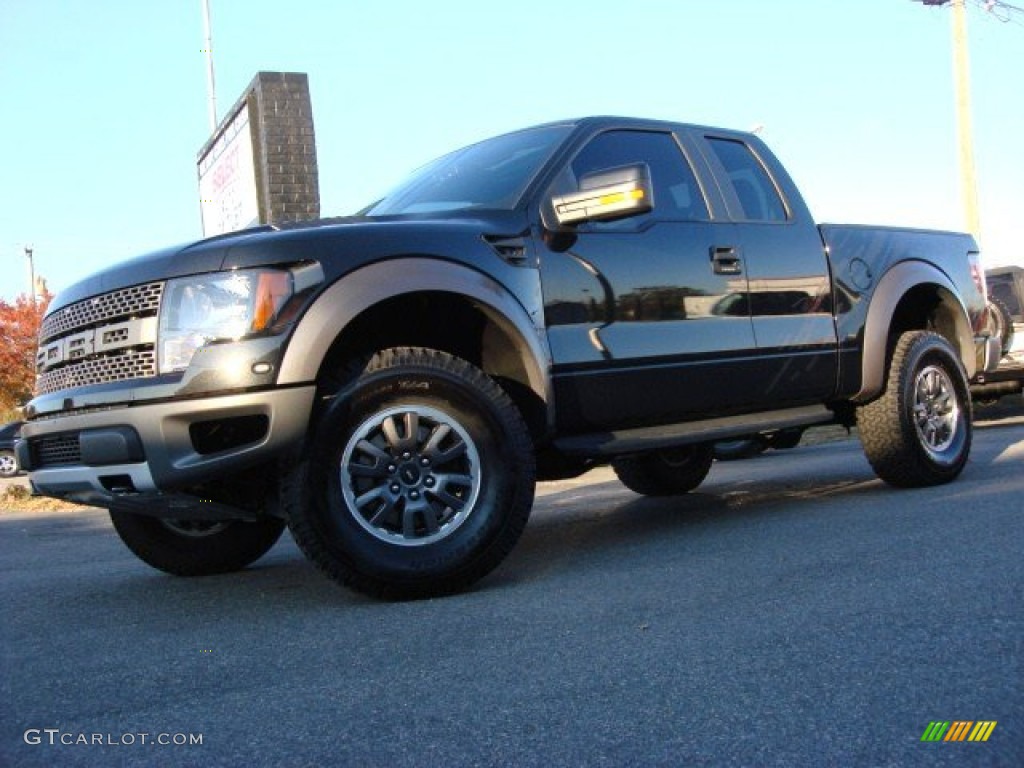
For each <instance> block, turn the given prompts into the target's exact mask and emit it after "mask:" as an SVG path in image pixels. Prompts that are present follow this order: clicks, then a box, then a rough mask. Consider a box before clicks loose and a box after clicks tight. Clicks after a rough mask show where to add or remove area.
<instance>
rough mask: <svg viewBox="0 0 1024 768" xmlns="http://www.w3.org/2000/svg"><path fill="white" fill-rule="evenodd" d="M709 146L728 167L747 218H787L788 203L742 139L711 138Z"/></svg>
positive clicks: (749, 219) (726, 170) (726, 168)
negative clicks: (786, 204) (784, 201)
mask: <svg viewBox="0 0 1024 768" xmlns="http://www.w3.org/2000/svg"><path fill="white" fill-rule="evenodd" d="M707 141H708V145H709V146H710V147H711V149H712V150H713V151H714V153H715V156H716V157H717V158H718V162H720V163H721V164H722V165H723V167H724V168H725V172H726V173H727V174H728V176H729V181H730V182H732V188H733V191H734V192H735V193H736V197H737V198H738V199H739V201H740V208H742V210H743V217H744V218H745V219H747V221H785V220H786V218H787V217H786V206H785V205H783V203H782V198H781V197H779V192H778V190H777V189H776V188H775V184H774V183H772V180H771V177H770V176H769V175H768V171H766V170H765V169H764V166H763V165H761V161H760V160H758V159H757V156H756V155H754V153H753V152H751V151H750V147H748V146H747V145H746V144H744V143H743V142H741V141H734V140H732V139H716V138H712V137H710V136H709V137H708V139H707Z"/></svg>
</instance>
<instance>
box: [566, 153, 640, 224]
mask: <svg viewBox="0 0 1024 768" xmlns="http://www.w3.org/2000/svg"><path fill="white" fill-rule="evenodd" d="M551 205H552V207H553V208H554V210H555V217H556V218H557V219H558V223H559V224H560V225H562V226H566V225H569V224H580V223H582V222H585V221H611V220H613V219H624V218H626V217H627V216H638V215H640V214H641V213H647V212H648V211H650V210H652V209H653V208H654V189H653V187H652V186H651V169H650V168H648V167H647V164H646V163H636V164H635V165H623V166H620V167H618V168H609V169H608V170H604V171H594V172H593V173H588V174H586V175H584V176H583V177H581V178H580V191H579V192H573V193H572V194H568V195H558V196H556V197H553V198H552V199H551Z"/></svg>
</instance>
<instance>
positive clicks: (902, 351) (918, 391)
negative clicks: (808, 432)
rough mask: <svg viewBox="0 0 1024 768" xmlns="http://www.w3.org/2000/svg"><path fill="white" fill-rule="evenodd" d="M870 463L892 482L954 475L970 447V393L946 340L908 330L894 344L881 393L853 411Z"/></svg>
mask: <svg viewBox="0 0 1024 768" xmlns="http://www.w3.org/2000/svg"><path fill="white" fill-rule="evenodd" d="M857 427H858V430H859V432H860V439H861V443H862V444H863V446H864V453H865V454H866V455H867V458H868V461H869V462H870V464H871V467H872V468H873V469H874V470H875V474H877V475H878V476H879V477H880V478H882V479H883V480H885V481H886V482H887V483H889V484H890V485H895V486H899V487H903V488H915V487H924V486H930V485H940V484H942V483H948V482H950V481H951V480H953V479H955V478H956V477H957V475H959V474H960V472H961V471H962V470H963V468H964V465H965V464H966V463H967V457H968V454H969V453H970V450H971V397H970V391H969V389H968V386H967V378H966V376H965V375H964V370H963V368H962V366H961V364H960V361H959V359H958V358H957V355H956V352H954V350H953V348H952V347H951V346H950V344H949V342H948V341H946V340H945V339H944V338H943V337H941V336H939V335H938V334H936V333H931V332H929V331H909V332H907V333H904V334H903V335H902V336H900V337H899V339H898V340H897V342H896V345H895V347H894V349H893V352H892V359H891V362H890V364H889V372H888V377H887V381H886V385H885V391H884V392H883V393H882V395H881V397H879V398H878V399H877V400H874V401H872V402H870V403H868V404H866V405H862V406H860V407H859V408H858V409H857Z"/></svg>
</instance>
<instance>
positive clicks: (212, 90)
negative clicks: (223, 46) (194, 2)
mask: <svg viewBox="0 0 1024 768" xmlns="http://www.w3.org/2000/svg"><path fill="white" fill-rule="evenodd" d="M203 32H204V33H205V40H206V47H205V48H203V52H204V53H205V54H206V93H207V96H208V98H209V104H208V107H209V109H208V111H209V114H210V133H211V134H213V132H214V131H216V130H217V88H216V85H215V84H214V80H213V35H212V34H211V32H210V0H203Z"/></svg>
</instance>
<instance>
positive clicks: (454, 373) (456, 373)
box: [281, 347, 536, 599]
mask: <svg viewBox="0 0 1024 768" xmlns="http://www.w3.org/2000/svg"><path fill="white" fill-rule="evenodd" d="M535 472H536V470H535V464H534V455H533V445H532V441H531V439H530V435H529V432H528V430H527V427H526V424H525V423H524V421H523V418H522V416H521V415H520V413H519V411H518V409H517V408H516V406H515V405H514V403H513V402H512V400H511V399H510V398H509V397H508V395H507V394H506V393H505V391H504V390H502V389H501V387H499V386H498V384H497V383H496V382H495V381H494V380H493V379H491V378H490V377H489V376H487V375H486V374H485V373H484V372H483V371H481V370H479V369H478V368H476V367H475V366H473V365H471V364H470V363H468V362H466V361H465V360H462V359H460V358H457V357H453V356H452V355H449V354H447V353H444V352H440V351H437V350H432V349H425V348H418V347H400V348H393V349H386V350H383V351H381V352H378V353H377V354H375V355H374V356H373V357H372V358H371V359H370V360H369V362H368V363H367V364H366V365H365V367H364V368H363V369H362V370H361V372H359V373H358V375H356V377H355V379H354V381H353V382H352V383H351V384H350V385H348V386H347V387H345V388H344V389H343V390H342V391H340V392H339V393H338V394H337V395H336V396H335V397H334V398H333V401H332V403H331V405H330V406H329V407H328V408H327V410H326V411H325V413H324V415H323V417H322V418H321V419H320V422H319V424H318V425H317V427H316V430H315V434H314V437H313V440H312V444H311V448H310V450H309V452H308V456H307V457H306V458H305V459H304V460H303V461H301V462H300V463H298V464H297V465H295V466H293V467H291V468H290V469H288V471H287V472H286V473H285V476H284V480H283V482H282V484H281V490H282V496H281V504H282V507H283V509H284V510H285V511H286V513H287V516H288V521H289V523H288V524H289V526H290V528H291V531H292V535H293V537H294V538H295V541H296V542H297V543H298V545H299V547H300V548H301V549H302V551H303V552H304V553H305V554H306V556H307V557H308V558H309V559H310V560H312V561H313V562H314V563H315V564H316V565H317V566H318V567H319V568H320V569H321V570H323V571H324V572H325V573H326V574H327V575H328V576H329V577H330V578H332V579H334V580H335V581H337V582H339V583H341V584H343V585H345V586H348V587H351V588H352V589H355V590H358V591H360V592H363V593H366V594H368V595H371V596H374V597H379V598H384V599H416V598H423V597H433V596H439V595H445V594H450V593H453V592H458V591H461V590H464V589H465V588H467V587H468V586H469V585H471V584H473V583H474V582H476V581H477V580H478V579H480V578H482V577H483V576H484V575H486V574H487V573H489V572H490V571H491V570H493V569H494V568H495V567H497V565H498V564H499V563H500V562H501V561H502V560H504V558H505V557H506V556H507V555H508V553H509V552H510V551H511V550H512V548H513V546H514V545H515V543H516V541H517V540H518V539H519V536H520V534H521V533H522V532H523V529H524V528H525V527H526V522H527V520H528V519H529V515H530V509H531V507H532V505H533V494H534V485H535Z"/></svg>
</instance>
